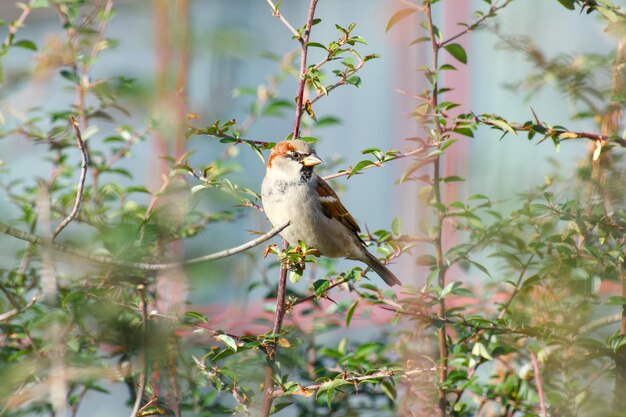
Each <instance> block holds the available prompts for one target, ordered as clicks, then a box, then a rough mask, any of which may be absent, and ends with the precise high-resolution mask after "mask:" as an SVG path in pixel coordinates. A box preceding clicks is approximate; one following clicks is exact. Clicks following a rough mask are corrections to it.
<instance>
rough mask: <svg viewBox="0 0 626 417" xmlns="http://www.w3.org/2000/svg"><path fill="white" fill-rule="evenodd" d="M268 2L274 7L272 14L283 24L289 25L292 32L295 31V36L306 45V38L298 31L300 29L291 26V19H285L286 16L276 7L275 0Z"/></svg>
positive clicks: (288, 27)
mask: <svg viewBox="0 0 626 417" xmlns="http://www.w3.org/2000/svg"><path fill="white" fill-rule="evenodd" d="M267 3H268V4H269V5H270V7H271V8H272V15H273V16H276V17H277V18H278V19H279V20H280V21H281V22H283V24H284V25H285V26H287V29H289V30H290V31H291V33H293V36H294V37H295V38H296V39H297V40H298V41H299V42H300V43H301V44H303V45H304V40H303V39H302V36H301V35H300V34H299V33H298V31H297V30H296V29H294V27H293V26H291V23H289V21H287V19H285V16H283V15H282V13H281V12H279V11H278V7H276V5H275V4H274V2H273V1H272V0H267Z"/></svg>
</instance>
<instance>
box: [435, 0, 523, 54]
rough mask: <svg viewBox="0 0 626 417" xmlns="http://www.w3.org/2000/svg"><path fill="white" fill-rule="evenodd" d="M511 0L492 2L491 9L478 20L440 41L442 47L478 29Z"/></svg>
mask: <svg viewBox="0 0 626 417" xmlns="http://www.w3.org/2000/svg"><path fill="white" fill-rule="evenodd" d="M511 1H513V0H506V1H505V2H504V3H502V4H498V3H497V2H496V3H494V4H492V5H491V7H490V8H489V10H488V11H487V12H486V13H485V14H483V15H482V17H481V18H480V19H478V20H477V21H475V22H474V23H472V24H471V25H469V26H466V27H465V29H463V30H462V31H460V32H459V33H457V34H456V35H454V36H451V37H450V38H448V39H446V40H445V41H443V42H440V43H439V46H440V47H444V46H446V45H448V44H449V43H451V42H454V41H455V40H456V39H458V38H460V37H461V36H463V35H465V34H467V33H469V32H471V31H473V30H476V29H478V27H479V26H480V25H482V23H483V22H484V21H485V20H487V19H488V18H490V17H493V16H495V14H496V12H497V11H498V10H500V9H502V8H504V7H506V6H507V5H508V4H509V3H510V2H511Z"/></svg>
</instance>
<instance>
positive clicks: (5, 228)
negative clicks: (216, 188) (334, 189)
mask: <svg viewBox="0 0 626 417" xmlns="http://www.w3.org/2000/svg"><path fill="white" fill-rule="evenodd" d="M289 224H290V222H285V223H283V224H281V225H280V226H277V227H275V228H273V229H272V230H270V231H269V232H267V233H265V234H263V235H261V236H259V237H257V238H256V239H253V240H251V241H249V242H246V243H244V244H243V245H239V246H235V247H234V248H229V249H224V250H222V251H220V252H215V253H212V254H209V255H204V256H200V257H198V258H193V259H189V260H187V261H183V262H173V263H165V264H153V263H145V262H130V261H120V260H117V259H113V258H112V257H110V256H102V255H95V254H93V253H91V252H85V251H82V250H80V249H78V248H75V247H72V246H68V245H63V244H60V243H56V242H52V248H53V249H54V250H56V251H58V252H63V253H67V254H69V255H73V256H77V257H79V258H83V259H86V260H89V261H92V262H96V263H100V264H104V265H114V266H120V267H124V268H131V269H139V270H143V271H165V270H168V269H174V268H180V267H184V266H189V265H197V264H201V263H205V262H210V261H215V260H217V259H222V258H226V257H229V256H232V255H236V254H238V253H241V252H244V251H246V250H248V249H251V248H253V247H255V246H258V245H260V244H261V243H263V242H265V241H266V240H269V239H271V238H272V237H274V236H276V235H277V234H278V233H280V232H281V231H282V230H283V229H285V228H286V227H287V226H289ZM0 233H4V234H6V235H9V236H13V237H14V238H17V239H20V240H24V241H26V242H31V243H33V244H37V245H40V244H43V243H44V238H42V237H39V236H37V235H34V234H32V233H26V232H23V231H21V230H19V229H16V228H14V227H11V226H9V225H7V224H4V223H0Z"/></svg>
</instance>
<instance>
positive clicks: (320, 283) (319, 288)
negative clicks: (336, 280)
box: [313, 279, 330, 297]
mask: <svg viewBox="0 0 626 417" xmlns="http://www.w3.org/2000/svg"><path fill="white" fill-rule="evenodd" d="M328 287H330V281H328V280H326V279H318V280H317V281H315V282H314V283H313V288H314V289H315V296H316V297H319V296H321V295H322V294H324V291H326V290H327V289H328Z"/></svg>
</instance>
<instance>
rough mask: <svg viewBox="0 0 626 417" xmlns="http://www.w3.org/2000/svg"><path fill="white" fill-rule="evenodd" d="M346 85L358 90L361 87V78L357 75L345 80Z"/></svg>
mask: <svg viewBox="0 0 626 417" xmlns="http://www.w3.org/2000/svg"><path fill="white" fill-rule="evenodd" d="M346 82H347V83H348V84H352V85H353V86H355V87H357V88H360V87H361V77H359V76H358V75H353V76H352V77H350V78H348V79H347V80H346Z"/></svg>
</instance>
